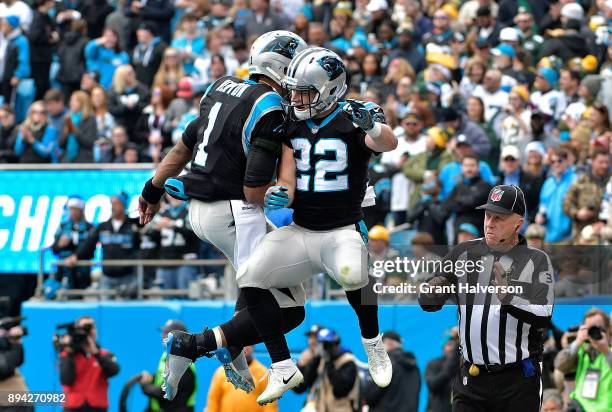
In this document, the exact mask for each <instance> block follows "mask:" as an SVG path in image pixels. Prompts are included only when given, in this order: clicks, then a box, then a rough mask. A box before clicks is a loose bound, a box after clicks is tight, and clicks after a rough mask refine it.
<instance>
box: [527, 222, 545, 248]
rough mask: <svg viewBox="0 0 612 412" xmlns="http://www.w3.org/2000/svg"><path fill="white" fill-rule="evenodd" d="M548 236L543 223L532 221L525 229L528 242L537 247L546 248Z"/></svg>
mask: <svg viewBox="0 0 612 412" xmlns="http://www.w3.org/2000/svg"><path fill="white" fill-rule="evenodd" d="M545 237H546V229H545V228H544V226H542V225H538V224H536V223H532V224H530V225H529V226H527V230H526V231H525V240H527V244H528V245H529V246H531V247H534V248H536V249H540V250H544V238H545Z"/></svg>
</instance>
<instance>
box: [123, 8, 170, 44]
mask: <svg viewBox="0 0 612 412" xmlns="http://www.w3.org/2000/svg"><path fill="white" fill-rule="evenodd" d="M133 2H134V0H127V1H126V2H125V6H124V7H123V11H124V14H125V16H126V17H128V18H129V19H130V23H131V24H130V26H131V28H132V31H133V32H135V31H136V29H137V28H138V26H139V25H140V24H141V23H149V24H151V25H152V26H153V27H154V28H155V35H156V36H160V37H161V38H163V39H164V40H166V41H170V20H172V17H173V16H174V1H172V0H148V1H147V3H146V5H145V6H144V7H143V8H141V9H140V11H139V12H138V13H134V12H133V11H132V10H131V6H132V3H133Z"/></svg>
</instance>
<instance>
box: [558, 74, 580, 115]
mask: <svg viewBox="0 0 612 412" xmlns="http://www.w3.org/2000/svg"><path fill="white" fill-rule="evenodd" d="M579 87H580V73H579V72H577V71H575V70H570V69H567V68H566V69H561V72H560V73H559V91H560V93H559V102H558V103H557V111H556V113H555V116H556V117H557V118H561V116H562V114H563V113H564V112H565V109H567V107H568V106H569V105H570V104H572V103H576V102H577V101H578V100H579V99H580V96H579V95H578V88H579Z"/></svg>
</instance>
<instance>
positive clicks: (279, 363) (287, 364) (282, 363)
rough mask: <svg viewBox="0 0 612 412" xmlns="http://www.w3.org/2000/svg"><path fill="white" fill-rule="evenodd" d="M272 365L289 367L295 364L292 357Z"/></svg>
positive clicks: (282, 367) (283, 367) (281, 367)
mask: <svg viewBox="0 0 612 412" xmlns="http://www.w3.org/2000/svg"><path fill="white" fill-rule="evenodd" d="M272 366H274V368H280V369H287V368H292V367H293V366H295V364H294V363H293V361H292V360H291V359H285V360H283V361H280V362H276V363H273V364H272Z"/></svg>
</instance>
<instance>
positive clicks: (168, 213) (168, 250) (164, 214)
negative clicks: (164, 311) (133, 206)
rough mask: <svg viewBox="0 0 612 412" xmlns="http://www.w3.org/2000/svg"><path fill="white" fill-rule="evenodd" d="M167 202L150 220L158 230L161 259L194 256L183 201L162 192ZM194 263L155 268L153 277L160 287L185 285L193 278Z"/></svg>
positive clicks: (194, 241) (194, 246) (192, 236)
mask: <svg viewBox="0 0 612 412" xmlns="http://www.w3.org/2000/svg"><path fill="white" fill-rule="evenodd" d="M166 200H167V203H166V205H165V207H164V208H163V210H161V212H160V213H159V215H158V216H157V217H156V219H155V220H154V225H153V226H154V227H155V229H157V230H158V231H159V232H160V233H161V243H160V245H161V247H160V258H161V259H169V260H171V259H177V260H185V261H188V260H194V259H197V252H198V247H199V245H198V237H197V236H196V235H195V233H194V232H193V230H192V229H191V225H190V223H189V216H188V215H189V213H188V210H187V203H186V202H184V201H182V200H178V199H175V198H173V197H171V196H170V195H167V196H166ZM197 275H198V268H197V267H196V266H188V265H185V266H170V267H164V268H159V269H158V270H157V278H158V281H159V282H160V283H161V285H162V288H163V289H188V288H189V283H190V282H192V281H193V280H195V279H196V277H197Z"/></svg>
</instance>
